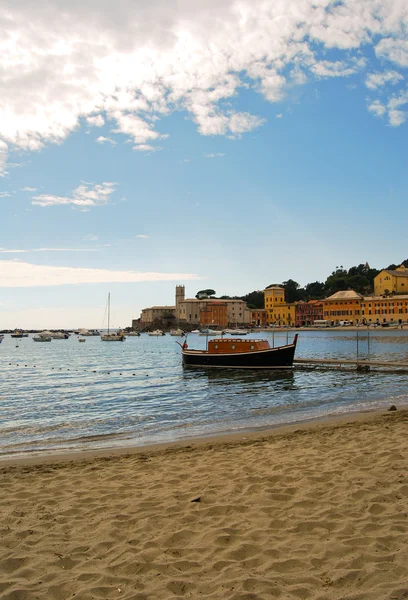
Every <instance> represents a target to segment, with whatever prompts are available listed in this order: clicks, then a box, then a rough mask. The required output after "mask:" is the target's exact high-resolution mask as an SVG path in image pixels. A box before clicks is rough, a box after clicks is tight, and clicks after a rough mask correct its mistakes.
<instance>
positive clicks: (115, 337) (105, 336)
mask: <svg viewBox="0 0 408 600" xmlns="http://www.w3.org/2000/svg"><path fill="white" fill-rule="evenodd" d="M107 310H108V331H107V333H101V341H102V342H124V341H125V340H126V336H125V334H124V333H123V331H110V329H109V327H110V293H109V294H108V307H107ZM91 335H93V334H91Z"/></svg>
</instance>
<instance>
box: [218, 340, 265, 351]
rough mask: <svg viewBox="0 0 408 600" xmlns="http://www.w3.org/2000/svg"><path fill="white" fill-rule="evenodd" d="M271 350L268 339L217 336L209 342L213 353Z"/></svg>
mask: <svg viewBox="0 0 408 600" xmlns="http://www.w3.org/2000/svg"><path fill="white" fill-rule="evenodd" d="M259 350H270V345H269V342H268V340H241V339H240V338H237V339H234V338H215V339H212V340H209V342H208V352H209V353H211V354H231V353H234V352H259Z"/></svg>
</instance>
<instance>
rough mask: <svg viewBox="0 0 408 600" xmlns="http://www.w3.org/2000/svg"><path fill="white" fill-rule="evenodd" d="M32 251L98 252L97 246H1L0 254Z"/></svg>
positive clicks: (29, 252)
mask: <svg viewBox="0 0 408 600" xmlns="http://www.w3.org/2000/svg"><path fill="white" fill-rule="evenodd" d="M31 252H96V250H95V248H29V249H24V250H23V249H14V250H13V249H8V248H0V254H31Z"/></svg>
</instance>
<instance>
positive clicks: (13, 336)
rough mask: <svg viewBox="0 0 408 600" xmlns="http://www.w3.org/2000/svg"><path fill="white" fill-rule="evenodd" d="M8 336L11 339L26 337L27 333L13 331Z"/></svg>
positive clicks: (17, 330)
mask: <svg viewBox="0 0 408 600" xmlns="http://www.w3.org/2000/svg"><path fill="white" fill-rule="evenodd" d="M10 335H11V337H12V338H23V337H28V333H25V332H24V331H23V330H22V329H15V330H14V331H13V333H11V334H10Z"/></svg>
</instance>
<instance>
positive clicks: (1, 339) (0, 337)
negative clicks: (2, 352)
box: [0, 334, 4, 344]
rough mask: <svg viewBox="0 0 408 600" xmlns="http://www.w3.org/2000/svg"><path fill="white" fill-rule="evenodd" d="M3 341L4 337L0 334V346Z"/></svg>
mask: <svg viewBox="0 0 408 600" xmlns="http://www.w3.org/2000/svg"><path fill="white" fill-rule="evenodd" d="M3 340H4V335H3V334H0V344H1V342H2V341H3Z"/></svg>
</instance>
